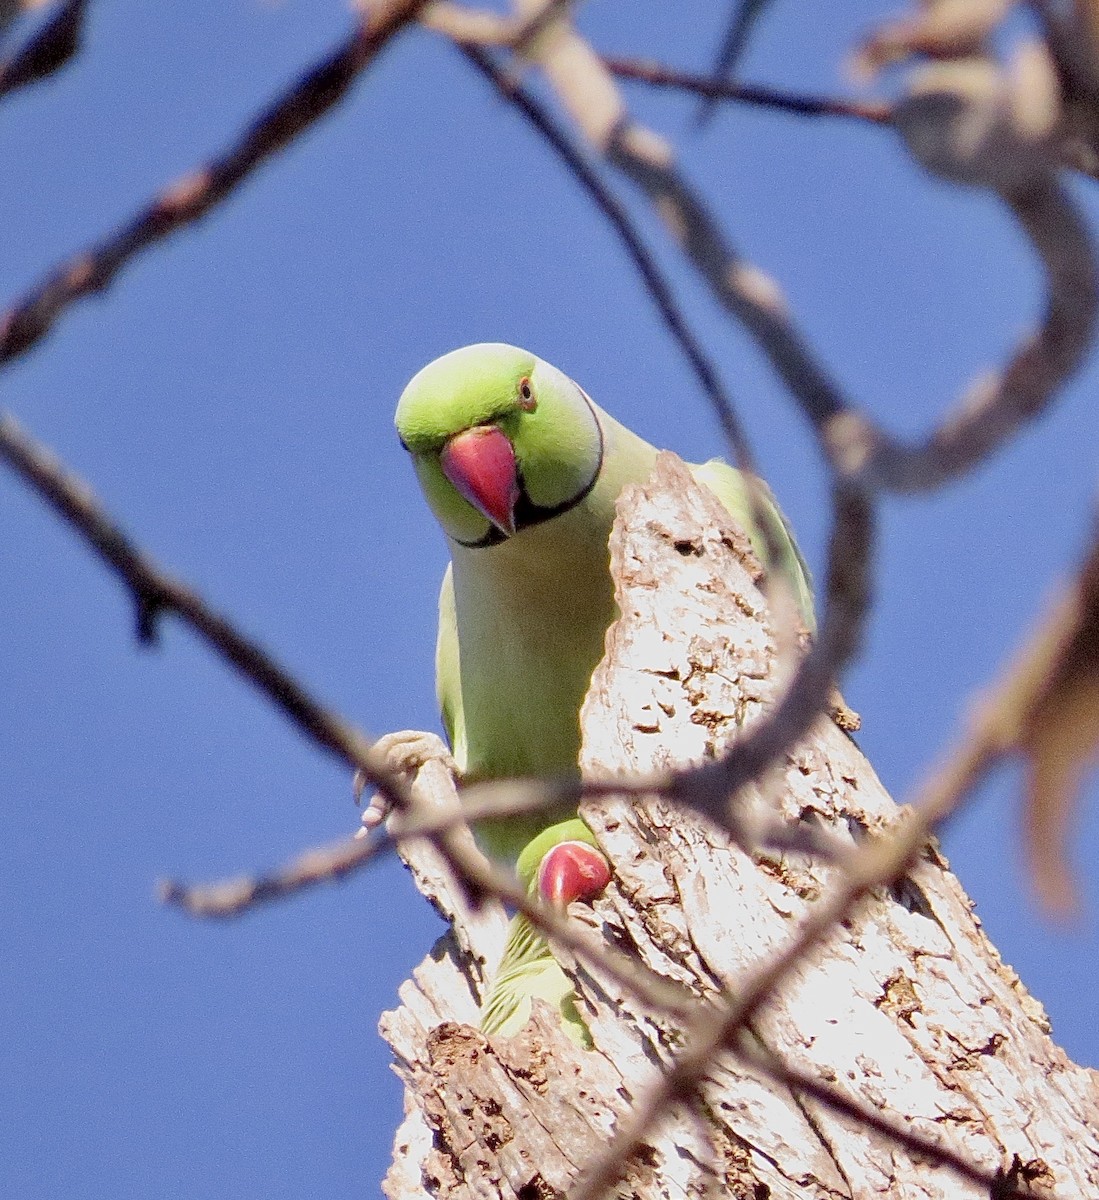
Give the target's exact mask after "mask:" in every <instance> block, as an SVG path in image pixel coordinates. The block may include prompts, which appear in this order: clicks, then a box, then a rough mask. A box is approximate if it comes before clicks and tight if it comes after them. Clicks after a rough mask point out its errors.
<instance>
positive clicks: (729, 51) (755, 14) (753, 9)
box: [698, 0, 771, 126]
mask: <svg viewBox="0 0 1099 1200" xmlns="http://www.w3.org/2000/svg"><path fill="white" fill-rule="evenodd" d="M770 2H771V0H733V5H732V13H731V15H730V17H729V24H728V26H727V28H726V30H725V36H724V37H723V38H722V39H721V46H720V48H719V49H718V52H717V61H716V62H715V63H714V71H713V73H714V75H715V76H716V77H717V78H718V79H719V80H722V81H728V80H729V79H730V77H731V76H732V75H733V73H734V72H735V71H736V69H737V67H738V66H739V65H740V60H741V58H743V56H744V53H745V51H746V50H747V49H748V39H749V38H750V37H751V36H752V30H753V29H754V28H755V27H756V25H757V24H758V22H759V20H760V18H761V17H762V16H763V14H764V12H765V11H766V8H767V5H768V4H769V3H770ZM714 107H715V106H714V97H713V96H709V97H706V98H705V99H704V100H703V102H702V104H701V105H699V109H698V124H699V126H702V125H703V124H704V123H705V122H706V121H707V120H708V119H709V118H710V117H711V116H713V112H714Z"/></svg>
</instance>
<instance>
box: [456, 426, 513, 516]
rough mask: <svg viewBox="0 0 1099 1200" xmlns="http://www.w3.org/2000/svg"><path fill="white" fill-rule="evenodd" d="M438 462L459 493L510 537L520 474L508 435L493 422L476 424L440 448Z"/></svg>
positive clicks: (457, 434)
mask: <svg viewBox="0 0 1099 1200" xmlns="http://www.w3.org/2000/svg"><path fill="white" fill-rule="evenodd" d="M441 465H442V468H443V474H444V475H445V476H446V477H447V479H449V480H450V482H451V483H452V484H453V485H454V487H455V488H456V489H457V491H458V494H459V495H461V496H462V497H463V498H464V499H466V500H468V501H469V503H470V504H472V505H473V507H474V508H475V509H477V511H478V512H480V513H482V514H483V515H484V516H485V517H486V518H487V519H488V520H490V521H491V522H492V523H493V525H495V526H496V528H497V529H499V530H500V532H501V533H504V534H506V535H507V536H508V537H511V535H512V534H513V533H514V532H515V505H516V504H517V503H518V502H519V473H518V470H517V468H516V466H515V450H514V448H513V447H512V444H511V442H510V441H509V440H508V437H507V435H506V434H504V433H502V432H501V431H500V430H499V429H497V427H496V426H495V425H477V426H475V427H474V428H473V429H466V430H464V431H463V432H462V433H456V434H455V435H454V436H453V437H452V438H451V439H450V441H449V442H447V444H446V445H445V446H444V447H443V452H442V455H441Z"/></svg>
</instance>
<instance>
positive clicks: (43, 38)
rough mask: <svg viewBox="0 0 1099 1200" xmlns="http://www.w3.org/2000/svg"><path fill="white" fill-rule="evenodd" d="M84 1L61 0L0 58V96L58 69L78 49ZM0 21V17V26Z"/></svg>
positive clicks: (81, 34)
mask: <svg viewBox="0 0 1099 1200" xmlns="http://www.w3.org/2000/svg"><path fill="white" fill-rule="evenodd" d="M87 7H88V0H65V3H63V4H62V5H60V6H59V8H58V9H57V11H56V12H55V13H54V14H53V16H51V17H50V18H49V20H48V21H46V23H45V24H44V25H43V26H42V28H41V29H38V30H36V31H35V32H34V33H33V34H32V35H31V37H30V38H29V39H28V40H27V42H26V43H25V44H24V45H23V47H22V48H21V49H19V50H17V51H16V52H15V53H14V54H13V55H11V57H10V58H6V59H4V60H3V61H0V96H6V95H7V94H8V93H9V92H14V91H15V90H16V89H17V88H21V87H26V85H27V84H30V83H36V82H38V80H40V79H45V78H46V77H47V76H48V75H52V74H53V73H54V72H55V71H58V70H60V69H61V68H62V67H63V66H64V65H65V64H66V63H67V62H68V61H69V59H71V58H72V57H73V55H74V54H76V52H77V51H78V50H79V49H80V41H81V38H82V36H83V33H84V16H85V13H86V11H87ZM2 24H3V20H2V16H0V27H2Z"/></svg>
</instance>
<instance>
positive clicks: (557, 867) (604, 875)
mask: <svg viewBox="0 0 1099 1200" xmlns="http://www.w3.org/2000/svg"><path fill="white" fill-rule="evenodd" d="M610 879H611V868H610V864H609V863H608V862H607V859H606V856H605V855H604V854H602V853H600V851H599V850H597V849H596V848H595V847H594V846H589V845H588V843H587V842H578V841H577V842H573V841H569V842H561V843H560V844H559V845H557V846H554V847H553V849H552V850H550V851H549V852H548V853H547V854H546V856H545V858H543V859H542V862H541V864H540V865H539V867H538V892H539V894H540V895H541V897H542V899H543V900H545V901H546V902H547V903H548V904H552V905H553V906H554V907H555V908H568V906H569V905H570V904H571V903H572V902H573V901H574V900H593V899H595V897H596V896H598V895H599V893H600V892H602V891H603V889H604V888H605V887H606V886H607V884H608V883H610Z"/></svg>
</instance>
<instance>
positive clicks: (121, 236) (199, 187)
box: [0, 0, 427, 366]
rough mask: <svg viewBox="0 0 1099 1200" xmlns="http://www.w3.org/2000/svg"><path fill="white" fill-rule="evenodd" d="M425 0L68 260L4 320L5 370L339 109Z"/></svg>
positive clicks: (374, 15) (388, 19) (310, 74)
mask: <svg viewBox="0 0 1099 1200" xmlns="http://www.w3.org/2000/svg"><path fill="white" fill-rule="evenodd" d="M426 3H427V0H382V2H380V3H378V4H375V5H371V7H370V9H369V11H368V12H367V13H366V14H365V15H364V16H363V17H362V18H361V19H360V21H359V22H358V23H357V24H356V25H355V27H354V29H353V30H352V32H351V34H350V36H349V37H348V38H347V39H346V40H345V42H344V43H343V45H341V46H340V47H338V48H337V49H336V50H335V51H333V52H332V53H331V54H329V55H328V56H327V57H326V58H324V59H322V60H321V61H320V62H319V63H317V65H316V66H314V67H312V68H311V69H310V70H309V71H307V72H306V73H305V74H304V75H302V76H301V78H300V79H298V80H297V82H295V83H294V84H293V85H292V86H291V87H290V88H289V89H287V91H285V92H284V93H283V94H282V95H281V96H279V98H278V99H277V100H275V101H274V102H273V103H272V104H271V105H270V106H269V107H268V108H267V109H266V110H265V111H264V112H263V113H261V114H260V116H259V117H258V118H257V119H256V120H255V121H254V122H253V123H252V124H251V125H250V126H249V127H248V129H247V130H246V131H245V132H244V133H243V134H242V135H241V136H240V137H239V138H238V140H237V141H236V143H235V144H234V145H233V146H231V147H230V149H229V150H228V151H227V152H226V153H225V154H223V155H222V156H221V157H219V158H216V159H214V160H213V161H212V162H210V163H208V164H207V165H206V166H205V167H202V168H200V169H199V170H197V171H195V172H193V173H192V174H190V175H187V176H185V177H184V178H183V179H180V180H178V181H177V182H176V183H175V184H173V185H172V186H170V187H169V188H167V189H166V190H165V191H164V192H162V193H161V194H160V196H158V197H157V198H156V199H155V200H154V201H153V202H152V203H151V204H149V205H148V206H147V207H146V208H144V209H143V210H142V211H141V212H139V213H138V214H137V215H136V216H135V217H134V218H133V219H132V220H130V221H129V222H128V223H127V224H125V225H124V226H122V227H121V228H120V229H118V230H117V231H116V232H115V233H113V234H111V235H110V236H109V237H107V238H105V239H104V240H103V241H101V242H99V243H98V244H97V245H94V246H92V247H90V248H89V249H88V250H85V251H84V252H83V253H81V254H78V255H76V256H75V257H73V258H71V259H70V260H68V261H67V262H65V263H64V264H62V265H61V266H60V267H58V268H56V269H55V270H53V271H52V272H50V274H49V275H47V276H46V278H45V279H44V280H43V281H42V282H41V283H40V284H38V286H37V287H35V288H33V289H32V290H31V291H30V292H28V293H27V295H25V296H24V297H23V298H22V299H21V300H19V301H17V302H16V303H15V304H14V305H13V306H12V307H11V308H9V309H8V310H7V312H6V313H4V314H2V315H0V366H3V365H4V364H6V363H8V362H11V361H12V359H14V358H17V357H18V356H19V355H21V354H24V353H26V351H27V350H29V349H30V348H31V347H32V346H33V345H34V344H35V343H36V342H37V341H39V339H41V338H42V337H44V336H45V335H46V334H47V333H48V332H49V331H50V329H51V328H52V327H53V325H54V323H55V322H56V321H57V319H58V317H59V316H60V315H61V314H62V313H63V312H64V310H65V309H66V308H68V307H69V306H70V305H71V304H72V303H73V302H74V301H76V300H79V299H80V298H81V297H83V296H88V295H91V294H92V293H93V292H99V291H103V290H104V289H105V288H106V287H108V286H109V284H110V283H111V282H112V280H113V279H114V277H115V276H116V275H117V274H118V272H119V271H120V270H121V269H122V268H123V267H124V266H125V265H126V263H128V262H129V261H130V259H131V258H133V257H134V256H135V255H137V254H139V253H140V252H141V251H142V250H144V249H146V247H148V246H150V245H152V244H154V243H156V242H159V241H162V240H163V239H164V238H166V237H167V236H168V235H169V234H171V233H173V232H175V230H177V229H179V228H182V227H183V226H185V225H190V224H192V223H193V222H195V221H197V220H198V219H199V218H200V217H202V216H205V214H206V213H207V212H209V211H210V209H211V208H213V207H214V206H215V205H217V204H219V203H221V201H223V200H224V199H225V198H226V197H227V196H228V195H229V194H230V193H231V192H232V191H234V190H235V189H236V188H237V187H238V186H239V185H240V184H241V183H242V182H243V181H244V180H245V179H247V178H248V176H249V175H251V174H252V172H253V171H255V170H256V168H257V167H259V166H260V165H261V164H262V163H264V162H265V161H266V160H267V159H269V158H271V157H272V156H273V155H275V154H277V153H278V152H279V151H280V150H283V149H285V148H286V146H287V145H288V144H289V143H290V142H292V141H293V140H294V138H296V137H298V136H299V135H300V134H301V133H303V132H304V131H305V130H306V129H308V128H309V126H310V125H312V124H313V123H314V122H315V121H317V120H318V119H319V118H320V117H322V116H323V115H324V114H325V113H326V112H328V110H329V109H330V108H332V106H333V105H335V104H337V103H338V102H339V101H340V100H341V99H342V98H343V97H344V95H345V94H346V93H347V90H348V89H349V88H350V87H351V85H352V84H353V83H354V82H355V80H356V79H357V78H358V76H359V74H360V73H361V72H362V71H363V70H364V69H365V68H366V67H367V66H369V65H370V63H371V62H372V61H373V60H374V57H375V55H377V53H378V52H379V51H380V50H381V49H382V48H383V47H384V46H385V45H386V43H387V42H388V41H389V39H390V38H391V37H393V36H394V35H395V34H396V33H398V32H400V30H401V29H403V28H404V26H405V25H407V24H408V23H409V21H411V20H412V19H413V18H414V17H415V16H416V15H417V13H418V12H419V10H420V9H421V8H422V7H423V6H424V5H425V4H426Z"/></svg>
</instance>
